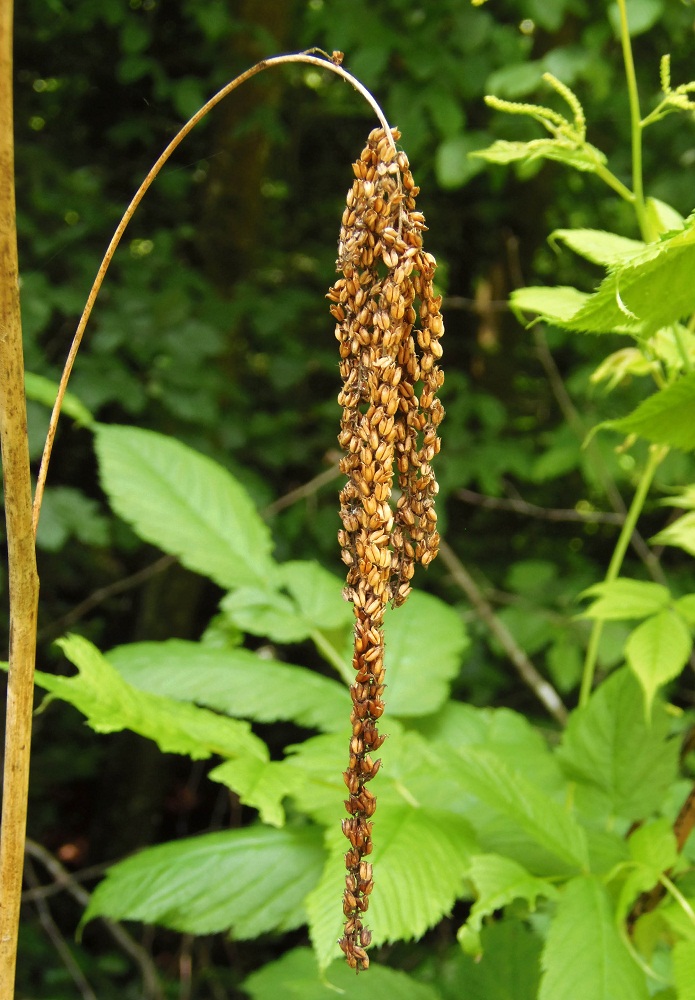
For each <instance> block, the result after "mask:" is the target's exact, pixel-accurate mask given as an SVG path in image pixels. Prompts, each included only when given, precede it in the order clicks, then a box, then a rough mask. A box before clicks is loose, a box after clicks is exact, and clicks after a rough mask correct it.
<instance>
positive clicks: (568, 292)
mask: <svg viewBox="0 0 695 1000" xmlns="http://www.w3.org/2000/svg"><path fill="white" fill-rule="evenodd" d="M589 298H590V296H589V293H588V292H580V291H578V290H577V289H576V288H572V286H571V285H556V286H555V287H553V288H545V287H543V286H540V285H539V286H535V287H527V288H518V289H517V290H516V291H514V292H512V294H511V296H510V298H509V304H510V306H511V307H512V309H513V310H514V312H516V313H517V315H519V314H520V313H524V312H534V313H538V314H539V316H540V317H541V318H542V319H545V320H547V321H548V322H549V323H556V324H557V325H558V326H562V325H563V323H566V322H568V321H569V320H570V319H571V318H572V316H574V315H575V313H576V312H577V311H578V310H579V309H581V307H582V306H583V305H584V304H585V303H586V302H587V301H588V300H589Z"/></svg>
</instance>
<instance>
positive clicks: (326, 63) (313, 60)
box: [33, 49, 395, 534]
mask: <svg viewBox="0 0 695 1000" xmlns="http://www.w3.org/2000/svg"><path fill="white" fill-rule="evenodd" d="M316 51H320V50H316V49H312V50H310V51H309V52H295V53H291V54H289V55H282V56H272V57H271V58H270V59H262V60H261V62H259V63H256V65H255V66H252V67H251V68H250V69H247V70H246V71H245V72H244V73H242V74H241V75H240V76H238V77H236V79H234V80H232V81H231V82H230V83H228V84H226V85H225V86H224V87H222V89H221V90H219V91H218V92H217V93H216V94H215V95H214V97H211V98H210V100H209V101H207V103H206V104H204V105H203V107H202V108H200V110H198V111H196V113H195V114H194V115H193V117H192V118H189V120H188V121H187V122H186V124H185V125H184V126H183V128H182V129H181V130H180V131H179V132H177V134H176V135H175V136H174V138H173V139H172V140H171V142H170V143H169V145H168V146H167V147H166V149H165V150H164V152H163V153H162V154H161V156H160V157H159V159H158V160H157V162H156V163H155V164H154V166H153V167H152V168H151V170H150V171H149V173H148V174H147V176H146V177H145V179H144V181H143V182H142V184H141V185H140V187H139V188H138V190H137V191H136V192H135V195H134V196H133V199H132V201H131V202H130V204H129V205H128V208H127V209H126V211H125V213H124V215H123V218H122V219H121V221H120V222H119V224H118V226H117V228H116V231H115V232H114V234H113V236H112V238H111V242H110V243H109V245H108V247H107V249H106V253H105V254H104V259H103V260H102V262H101V265H100V267H99V270H98V272H97V276H96V278H95V279H94V284H93V285H92V287H91V290H90V292H89V295H88V297H87V303H86V305H85V307H84V311H83V313H82V316H81V317H80V321H79V323H78V325H77V330H76V331H75V336H74V337H73V341H72V344H71V345H70V351H69V353H68V357H67V360H66V362H65V368H64V369H63V374H62V376H61V379H60V385H59V387H58V395H57V397H56V401H55V404H54V406H53V412H52V413H51V420H50V423H49V426H48V434H47V436H46V444H45V446H44V450H43V455H42V456H41V466H40V468H39V474H38V478H37V481H36V492H35V494H34V512H33V527H34V534H36V528H37V525H38V521H39V514H40V512H41V502H42V500H43V492H44V487H45V484H46V475H47V473H48V463H49V462H50V459H51V452H52V450H53V442H54V441H55V435H56V430H57V428H58V418H59V417H60V410H61V406H62V404H63V398H64V396H65V391H66V389H67V384H68V380H69V378H70V374H71V372H72V368H73V365H74V363H75V358H76V357H77V352H78V351H79V349H80V344H81V343H82V337H83V336H84V331H85V328H86V326H87V323H88V321H89V317H90V316H91V314H92V309H93V308H94V303H95V301H96V298H97V295H98V294H99V290H100V288H101V286H102V283H103V281H104V277H105V275H106V272H107V270H108V268H109V265H110V263H111V260H112V259H113V255H114V253H115V252H116V248H117V247H118V244H119V243H120V242H121V239H122V237H123V234H124V232H125V231H126V229H127V227H128V223H129V222H130V220H131V219H132V217H133V215H134V214H135V211H136V209H137V207H138V205H139V204H140V202H141V201H142V199H143V198H144V196H145V194H146V193H147V191H148V190H149V188H150V186H151V185H152V182H153V181H154V179H155V178H156V177H157V175H158V174H159V172H160V170H161V169H162V167H163V166H164V164H165V163H166V162H167V160H168V159H169V157H170V156H171V154H172V153H173V152H174V150H175V149H176V148H177V147H178V146H179V145H180V144H181V142H182V141H183V140H184V139H185V138H186V136H187V135H188V133H189V132H191V131H192V129H194V128H195V126H196V125H197V124H198V122H199V121H200V120H201V119H202V118H204V117H205V116H206V115H207V113H208V112H209V111H212V109H213V108H214V107H215V106H216V105H217V104H219V103H220V101H222V100H223V99H224V98H225V97H226V96H227V95H228V94H231V93H232V91H233V90H236V89H237V87H240V86H241V84H242V83H245V82H246V81H247V80H250V79H251V77H252V76H256V75H257V74H258V73H262V72H263V70H265V69H270V68H271V67H272V66H280V65H283V64H285V63H310V64H311V65H312V66H318V67H320V68H321V69H327V70H330V71H331V72H332V73H336V74H337V75H338V76H341V77H342V78H343V79H344V80H346V81H347V82H348V83H350V84H351V85H352V86H353V87H354V88H355V90H356V91H357V92H358V93H359V94H361V95H362V97H364V99H365V100H366V101H367V103H368V104H369V105H370V107H371V108H372V109H373V111H374V113H375V114H376V116H377V118H378V119H379V121H380V122H381V125H382V127H383V129H384V131H385V132H386V135H387V136H388V137H389V138H390V141H391V144H392V145H393V147H394V149H395V143H394V141H393V139H392V138H391V127H390V125H389V123H388V122H387V120H386V116H385V115H384V112H383V111H382V110H381V108H380V107H379V105H378V104H377V102H376V100H375V99H374V97H373V96H372V94H370V92H369V91H368V90H367V88H366V87H364V86H363V84H361V83H360V81H359V80H357V79H356V78H355V77H354V76H352V74H350V73H348V72H347V70H344V69H343V68H342V66H340V64H339V62H338V61H337V58H336V61H333V60H332V59H331V58H330V57H328V56H325V57H323V58H321V57H319V56H317V55H312V54H311V53H312V52H316Z"/></svg>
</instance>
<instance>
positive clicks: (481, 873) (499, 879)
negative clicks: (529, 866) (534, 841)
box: [467, 854, 557, 932]
mask: <svg viewBox="0 0 695 1000" xmlns="http://www.w3.org/2000/svg"><path fill="white" fill-rule="evenodd" d="M468 877H469V878H470V880H471V882H472V883H473V885H474V886H475V890H476V892H477V894H478V898H477V899H476V901H475V903H474V904H473V906H472V908H471V912H470V916H469V917H468V920H467V926H468V927H469V928H470V930H472V931H474V932H477V931H480V929H481V927H482V925H483V920H484V918H485V917H488V916H490V915H491V914H492V913H494V912H495V910H501V909H502V908H503V907H505V906H507V905H508V904H509V903H511V902H513V901H514V900H515V899H524V900H526V902H527V903H528V904H529V907H530V909H531V910H534V909H535V907H536V900H537V898H538V897H539V896H546V897H547V898H549V899H554V898H555V897H556V896H557V889H556V888H555V886H554V885H553V884H552V883H551V882H548V881H547V880H546V879H541V878H536V877H535V876H534V875H531V874H530V873H529V872H527V871H526V869H525V868H522V866H521V865H518V864H517V863H516V861H512V860H511V858H505V857H502V856H501V855H499V854H474V855H473V857H472V858H471V864H470V871H469V876H468Z"/></svg>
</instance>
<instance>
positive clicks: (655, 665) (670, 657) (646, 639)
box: [625, 610, 693, 710]
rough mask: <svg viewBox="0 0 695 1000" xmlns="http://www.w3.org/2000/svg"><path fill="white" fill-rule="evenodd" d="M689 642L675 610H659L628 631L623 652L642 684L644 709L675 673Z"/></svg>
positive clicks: (682, 663) (677, 673) (681, 664)
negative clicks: (629, 632)
mask: <svg viewBox="0 0 695 1000" xmlns="http://www.w3.org/2000/svg"><path fill="white" fill-rule="evenodd" d="M692 646H693V641H692V638H691V636H690V631H689V629H688V627H687V625H686V624H685V622H684V621H683V619H682V618H681V617H680V615H678V614H676V612H675V611H670V610H669V611H661V612H659V614H657V615H653V616H652V617H651V618H647V620H646V621H643V622H642V624H641V625H638V626H637V628H636V629H635V631H634V632H632V634H631V635H630V637H629V639H628V640H627V642H626V643H625V656H626V657H627V662H628V664H629V665H630V668H631V670H632V671H633V672H634V674H635V675H636V677H637V678H638V680H639V682H640V684H641V685H642V689H643V690H644V697H645V704H646V706H647V710H649V708H650V706H651V703H652V700H653V698H654V695H655V693H656V692H657V691H658V689H659V688H660V687H661V686H662V685H663V684H667V683H668V682H669V681H671V680H673V679H674V677H678V675H679V674H680V672H681V670H682V669H683V667H684V666H685V664H686V663H687V662H688V657H689V656H690V650H691V649H692Z"/></svg>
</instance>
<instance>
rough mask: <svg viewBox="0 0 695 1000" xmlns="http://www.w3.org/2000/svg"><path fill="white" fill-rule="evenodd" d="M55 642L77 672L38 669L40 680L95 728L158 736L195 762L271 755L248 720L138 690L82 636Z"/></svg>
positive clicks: (160, 741)
mask: <svg viewBox="0 0 695 1000" xmlns="http://www.w3.org/2000/svg"><path fill="white" fill-rule="evenodd" d="M57 645H58V646H60V648H61V649H62V650H63V652H64V653H65V655H66V656H67V658H68V659H69V660H70V661H71V663H73V664H74V665H75V666H76V667H77V668H78V670H79V674H77V675H76V676H75V677H60V676H58V675H55V674H44V673H41V672H40V671H38V672H37V674H36V683H37V684H39V685H40V686H41V687H43V688H45V689H46V690H47V691H50V693H51V695H52V696H53V697H55V698H61V699H62V700H63V701H67V702H69V703H70V704H71V705H74V706H75V708H77V709H78V710H79V711H80V712H82V714H83V715H84V716H85V717H86V719H87V722H88V724H89V725H90V726H91V727H92V729H95V730H96V731H97V732H99V733H115V732H119V731H120V730H121V729H130V730H132V731H133V732H134V733H139V734H140V735H141V736H145V737H146V738H147V739H150V740H154V741H155V743H156V744H157V746H158V747H159V748H160V750H162V751H163V752H164V753H181V754H186V755H187V756H189V757H192V758H193V759H194V760H204V759H206V758H207V757H210V756H211V755H212V754H220V755H221V756H223V757H248V756H250V757H255V758H257V759H258V760H267V759H268V748H267V747H266V745H265V743H264V742H263V741H262V740H260V739H259V738H258V737H257V736H254V734H253V733H252V732H251V727H250V726H249V724H248V723H247V722H240V721H239V720H237V719H225V718H223V717H222V716H220V715H217V714H216V713H215V712H210V711H208V710H207V709H205V708H197V707H196V706H195V705H186V704H181V703H180V702H177V701H174V700H173V699H171V698H163V697H161V696H159V695H155V694H149V693H147V692H145V691H138V690H137V689H136V688H134V687H132V686H131V685H130V684H128V683H126V681H124V680H123V678H122V677H121V676H120V674H119V673H118V672H117V671H116V670H115V669H114V668H113V667H112V666H111V664H110V663H109V662H108V660H107V659H106V658H105V657H104V656H102V654H101V653H100V652H99V650H98V649H97V648H96V647H95V646H93V645H92V644H91V643H90V642H88V640H87V639H84V638H83V637H82V636H79V635H72V636H67V637H66V638H64V639H59V640H58V643H57Z"/></svg>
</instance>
